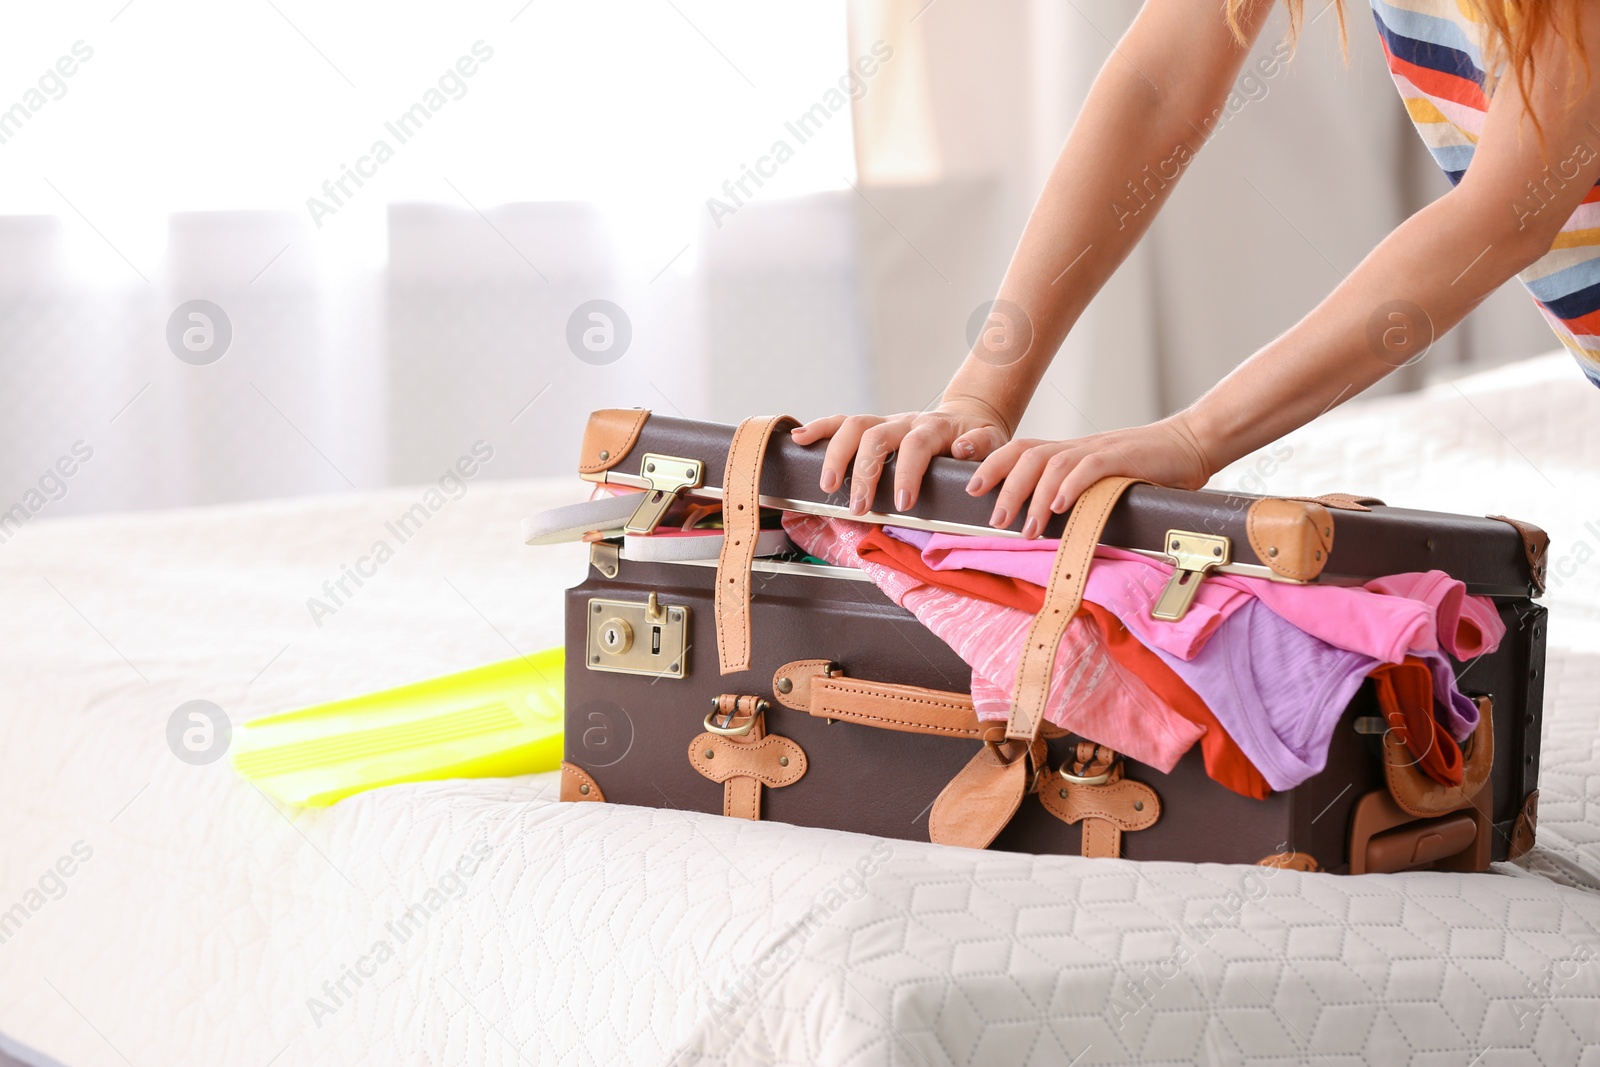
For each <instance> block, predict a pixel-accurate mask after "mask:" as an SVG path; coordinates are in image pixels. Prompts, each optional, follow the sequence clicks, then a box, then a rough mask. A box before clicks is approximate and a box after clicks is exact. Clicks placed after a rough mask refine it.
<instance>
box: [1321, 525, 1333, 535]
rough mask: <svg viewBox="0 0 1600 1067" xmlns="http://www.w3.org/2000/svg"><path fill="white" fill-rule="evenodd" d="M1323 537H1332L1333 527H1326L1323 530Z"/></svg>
mask: <svg viewBox="0 0 1600 1067" xmlns="http://www.w3.org/2000/svg"><path fill="white" fill-rule="evenodd" d="M1322 536H1323V537H1332V536H1333V527H1332V526H1324V527H1323V528H1322Z"/></svg>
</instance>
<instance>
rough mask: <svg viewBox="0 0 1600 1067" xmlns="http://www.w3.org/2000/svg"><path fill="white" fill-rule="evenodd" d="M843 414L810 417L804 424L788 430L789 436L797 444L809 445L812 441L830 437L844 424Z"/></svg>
mask: <svg viewBox="0 0 1600 1067" xmlns="http://www.w3.org/2000/svg"><path fill="white" fill-rule="evenodd" d="M844 420H845V416H843V415H829V416H828V417H827V418H825V419H812V420H811V421H810V422H808V423H806V424H805V425H804V426H796V427H795V428H794V429H792V430H790V431H789V436H790V437H793V438H794V439H795V442H796V443H797V444H802V445H809V444H810V443H811V442H813V441H820V440H822V439H823V438H824V437H832V436H833V435H834V434H835V433H837V432H838V430H839V427H841V426H843V425H844Z"/></svg>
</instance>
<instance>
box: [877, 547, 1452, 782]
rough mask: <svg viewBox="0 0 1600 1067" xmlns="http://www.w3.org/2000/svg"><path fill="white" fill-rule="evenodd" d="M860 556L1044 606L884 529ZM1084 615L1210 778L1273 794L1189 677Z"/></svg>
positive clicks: (1015, 584) (1022, 589) (978, 593)
mask: <svg viewBox="0 0 1600 1067" xmlns="http://www.w3.org/2000/svg"><path fill="white" fill-rule="evenodd" d="M856 552H857V554H859V555H860V556H861V558H863V559H867V560H871V561H873V562H876V563H881V564H882V565H884V566H886V567H892V568H894V569H895V570H897V571H899V572H900V573H902V574H905V575H908V576H910V577H912V578H915V579H916V580H917V581H919V582H926V583H927V584H929V585H932V586H937V587H938V588H940V589H946V590H949V591H950V592H953V593H960V594H962V595H964V596H971V597H976V598H978V599H979V600H986V601H988V602H989V603H991V604H1000V605H1002V606H1004V607H1008V608H1017V609H1019V610H1021V611H1026V612H1028V613H1029V614H1030V615H1037V614H1038V613H1039V609H1040V608H1042V607H1043V606H1044V588H1043V587H1042V586H1037V585H1034V584H1033V583H1032V582H1025V581H1023V580H1021V579H1020V578H1008V577H1006V576H1004V575H999V574H989V573H987V572H985V571H969V570H949V571H936V570H933V569H932V568H931V567H929V566H928V565H927V564H926V563H924V562H923V561H922V552H921V551H920V550H919V549H918V548H917V547H916V546H915V545H910V544H907V543H906V542H904V541H900V540H897V539H895V538H893V537H890V536H889V535H888V534H886V533H884V532H883V530H882V529H881V528H874V529H873V530H871V531H870V532H869V533H868V534H867V535H866V536H865V537H863V538H862V539H861V542H860V543H859V544H858V545H857V546H856ZM1079 612H1080V613H1084V612H1087V613H1088V614H1089V615H1091V616H1092V617H1093V618H1094V620H1095V622H1097V623H1099V625H1100V631H1101V633H1103V634H1104V635H1105V638H1106V647H1107V649H1108V651H1109V652H1110V653H1111V655H1112V657H1113V658H1114V659H1115V660H1116V661H1117V662H1118V663H1120V664H1122V665H1123V666H1124V667H1126V668H1128V670H1130V671H1132V672H1133V673H1135V674H1137V675H1138V676H1139V679H1140V680H1141V681H1143V682H1144V683H1145V685H1147V686H1149V687H1150V691H1151V692H1153V693H1154V694H1155V695H1156V696H1157V697H1158V698H1159V699H1160V700H1162V701H1163V702H1164V703H1165V704H1166V705H1167V706H1168V707H1170V708H1171V709H1172V710H1173V711H1174V712H1176V713H1177V714H1178V715H1180V716H1182V717H1183V718H1185V719H1187V720H1189V721H1190V722H1192V723H1194V724H1195V725H1196V726H1199V727H1200V728H1201V729H1203V730H1204V731H1205V733H1204V735H1203V736H1202V737H1201V738H1200V752H1201V754H1202V755H1203V756H1204V757H1205V763H1206V773H1207V774H1209V775H1210V776H1211V777H1212V778H1213V779H1214V780H1215V781H1216V782H1217V783H1218V784H1219V785H1222V786H1225V787H1227V788H1228V789H1231V790H1233V791H1234V792H1235V793H1239V794H1240V795H1242V796H1247V797H1252V798H1254V799H1256V800H1261V799H1263V798H1265V797H1266V796H1267V794H1269V793H1271V792H1272V788H1271V787H1270V786H1269V785H1267V781H1266V779H1265V778H1263V777H1262V776H1261V772H1260V771H1258V770H1256V768H1255V765H1254V764H1252V763H1251V762H1250V760H1249V758H1248V757H1246V756H1245V754H1244V753H1243V752H1242V751H1241V750H1240V749H1239V746H1238V744H1236V743H1235V742H1234V740H1233V738H1231V737H1229V736H1228V732H1227V731H1226V730H1224V729H1223V728H1222V724H1221V723H1219V722H1218V721H1217V717H1216V716H1215V715H1213V714H1212V713H1211V709H1210V708H1208V707H1206V703H1205V701H1203V700H1201V699H1200V697H1199V696H1197V695H1196V694H1195V691H1194V690H1193V689H1191V688H1189V686H1188V685H1186V684H1184V681H1183V679H1181V678H1179V677H1178V676H1177V675H1176V674H1175V673H1173V670H1172V668H1171V667H1168V666H1167V665H1166V664H1165V663H1163V662H1162V661H1161V658H1160V657H1159V656H1157V655H1156V654H1155V653H1154V652H1151V651H1150V650H1149V649H1148V648H1146V647H1145V646H1144V645H1143V644H1141V643H1140V642H1139V639H1138V638H1137V637H1135V636H1134V635H1133V634H1132V633H1131V632H1130V631H1129V630H1128V628H1127V627H1126V626H1124V625H1123V624H1122V620H1120V619H1118V618H1117V617H1116V616H1115V615H1113V614H1112V613H1111V612H1109V611H1107V610H1106V609H1105V608H1102V607H1101V606H1100V605H1098V604H1092V603H1090V602H1089V601H1084V602H1083V606H1082V607H1081V608H1080V609H1079ZM1424 676H1425V677H1426V667H1424ZM1430 692H1431V691H1430ZM1430 699H1431V697H1430ZM1453 743H1454V742H1452V744H1453ZM1457 751H1458V754H1459V750H1457Z"/></svg>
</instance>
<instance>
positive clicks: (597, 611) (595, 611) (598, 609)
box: [594, 604, 600, 615]
mask: <svg viewBox="0 0 1600 1067" xmlns="http://www.w3.org/2000/svg"><path fill="white" fill-rule="evenodd" d="M594 613H595V614H596V615H598V614H600V605H599V604H596V605H595V606H594Z"/></svg>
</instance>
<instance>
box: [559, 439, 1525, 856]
mask: <svg viewBox="0 0 1600 1067" xmlns="http://www.w3.org/2000/svg"><path fill="white" fill-rule="evenodd" d="M787 425H792V423H786V422H783V421H781V420H777V419H774V418H764V419H750V420H746V422H745V423H742V424H741V425H740V426H739V427H738V428H735V427H731V426H721V425H714V424H709V423H702V422H694V421H689V420H684V419H677V418H669V417H664V416H660V415H653V414H651V413H650V412H648V411H645V410H640V409H633V410H607V411H599V412H596V413H595V414H594V415H592V416H591V418H590V421H589V424H588V427H587V430H586V432H585V436H584V441H583V446H582V455H581V457H580V463H579V470H580V473H581V475H582V476H583V477H584V478H586V479H588V480H590V481H594V482H606V483H611V484H614V485H622V486H627V487H630V488H635V489H644V490H646V492H644V493H641V494H638V500H639V504H638V506H637V508H636V509H635V510H633V512H632V515H631V519H630V520H629V523H628V525H629V526H630V527H631V528H635V529H636V530H646V529H651V528H653V527H654V526H655V525H656V524H657V523H658V522H660V521H662V519H663V518H664V517H666V516H668V515H669V514H673V515H675V514H676V512H675V511H674V509H681V508H683V507H684V506H685V504H686V502H693V501H706V502H720V503H721V505H722V508H723V516H724V522H725V529H726V536H725V538H724V543H723V545H722V554H721V556H720V558H719V559H718V560H716V561H710V560H707V561H702V562H698V563H662V562H646V561H641V560H636V559H629V558H628V555H627V552H626V551H625V550H624V548H623V546H622V544H621V539H620V538H617V537H615V536H609V537H603V536H601V535H600V534H590V535H589V537H590V539H591V541H592V543H591V546H590V556H589V568H588V573H587V576H586V578H585V580H584V581H583V582H582V583H581V584H579V585H578V586H576V587H574V588H572V589H570V590H568V592H567V602H566V620H567V623H566V626H567V635H566V637H567V648H568V655H567V677H566V692H567V710H566V756H565V763H564V764H563V769H562V797H563V799H565V800H571V801H579V802H593V801H605V802H610V803H620V804H638V805H646V806H652V807H673V808H680V809H684V810H689V811H701V812H713V813H721V814H724V815H729V816H734V817H744V818H761V819H770V820H776V821H780V822H789V823H796V824H801V825H807V826H820V827H830V828H835V829H840V830H849V831H855V832H858V833H866V834H876V835H880V836H885V837H894V838H906V839H920V840H928V839H930V837H931V838H932V839H934V840H938V841H944V842H948V843H952V844H965V845H969V846H976V847H984V846H988V847H993V848H999V849H1008V850H1016V851H1028V852H1041V853H1080V852H1081V853H1082V854H1085V855H1097V856H1105V855H1120V856H1123V857H1126V858H1129V859H1152V860H1181V861H1197V862H1200V861H1216V862H1229V863H1270V864H1274V865H1278V866H1292V867H1298V868H1302V869H1321V870H1327V871H1334V872H1349V873H1362V872H1366V871H1395V870H1402V869H1412V868H1439V869H1452V870H1482V869H1484V868H1485V867H1487V865H1488V863H1489V862H1490V860H1491V859H1496V860H1498V859H1505V858H1507V857H1514V856H1516V855H1519V854H1521V853H1522V852H1523V851H1526V849H1527V848H1528V847H1530V846H1531V844H1532V840H1533V832H1534V819H1535V814H1536V802H1537V783H1538V769H1539V734H1540V707H1541V700H1542V691H1543V667H1544V649H1545V644H1544V628H1545V611H1544V609H1543V608H1542V607H1540V606H1538V605H1537V604H1536V603H1534V600H1533V598H1534V597H1537V596H1538V595H1540V593H1541V592H1542V591H1543V582H1544V561H1545V555H1546V551H1547V540H1548V539H1547V538H1546V537H1545V536H1544V534H1543V532H1542V531H1540V530H1538V529H1537V528H1535V527H1532V526H1530V525H1528V524H1526V523H1521V522H1516V521H1514V520H1510V519H1503V518H1500V517H1488V518H1475V517H1470V516H1462V515H1448V514H1439V513H1433V512H1424V511H1412V510H1406V509H1403V508H1397V507H1388V506H1385V505H1384V504H1383V503H1382V502H1380V501H1376V500H1371V499H1364V498H1357V497H1351V496H1345V495H1337V494H1336V495H1330V496H1327V497H1322V498H1317V499H1315V500H1312V499H1300V498H1295V499H1279V498H1270V497H1268V498H1263V497H1254V496H1247V495H1242V494H1233V493H1220V492H1208V491H1199V492H1189V491H1183V490H1176V489H1168V488H1164V487H1160V486H1156V485H1151V484H1146V483H1138V482H1133V483H1132V484H1128V483H1129V482H1130V481H1131V480H1128V479H1106V480H1104V481H1102V482H1100V483H1098V484H1097V485H1096V486H1095V487H1093V488H1092V489H1091V490H1090V491H1089V492H1088V493H1086V494H1085V495H1084V497H1083V498H1082V499H1081V500H1080V502H1079V503H1078V504H1077V505H1076V506H1075V507H1074V508H1073V509H1072V511H1071V512H1069V513H1068V515H1066V516H1058V517H1056V519H1055V520H1054V522H1053V523H1052V525H1051V526H1050V527H1049V528H1048V529H1047V530H1046V536H1048V537H1062V538H1063V546H1062V549H1061V552H1060V554H1059V555H1058V556H1057V562H1056V570H1055V574H1054V577H1053V579H1052V583H1051V586H1050V589H1049V591H1048V593H1047V600H1046V604H1045V607H1044V610H1043V611H1041V612H1040V614H1039V616H1038V618H1037V619H1036V621H1035V624H1034V631H1033V632H1032V634H1031V635H1030V644H1029V647H1028V650H1027V652H1026V653H1025V654H1024V661H1023V666H1022V669H1021V671H1020V672H1019V679H1018V690H1017V697H1016V700H1015V702H1014V704H1013V707H1012V718H1011V721H1010V722H1009V723H1001V724H992V723H985V724H979V723H978V721H977V719H976V717H975V716H974V714H973V712H972V709H971V703H970V699H969V698H968V690H969V685H970V680H971V670H970V668H968V666H967V665H966V664H965V663H964V662H962V660H961V659H960V658H959V657H957V656H956V655H955V653H954V652H953V651H951V649H950V648H949V647H948V646H947V645H945V644H944V643H943V642H942V641H940V640H939V639H938V638H937V637H935V636H934V635H933V634H932V633H930V632H929V631H928V630H926V629H925V628H924V627H923V626H922V625H921V624H920V623H918V622H917V621H916V619H915V618H914V617H913V616H912V615H911V614H910V613H909V612H907V611H905V610H903V609H902V608H900V607H898V606H896V605H895V604H894V603H893V602H892V601H890V600H889V599H888V598H887V597H885V596H884V595H883V594H882V593H880V592H879V590H878V589H877V587H875V586H874V585H873V584H872V582H870V581H868V580H865V576H864V575H862V574H861V573H860V572H859V571H854V570H851V569H848V568H841V567H833V566H828V565H822V564H817V563H814V562H804V561H797V560H795V559H756V560H753V561H752V560H751V558H750V556H749V555H748V554H747V553H750V552H752V551H753V531H754V530H755V524H756V523H757V522H758V521H759V514H760V509H761V508H777V509H785V510H793V511H802V512H807V513H811V514H819V515H828V516H834V517H841V518H842V517H851V516H849V515H848V510H847V505H848V501H849V495H848V494H849V489H850V487H849V484H848V483H847V484H845V485H844V486H841V487H840V489H839V491H838V492H837V493H835V494H832V495H824V494H823V493H821V491H820V490H819V489H818V476H819V474H820V470H821V463H822V457H823V450H824V449H823V446H822V445H821V444H818V445H814V446H811V447H804V448H803V447H800V446H798V445H796V444H794V443H793V441H792V440H791V439H790V438H789V435H788V433H787V432H784V428H785V427H786V426H787ZM974 466H975V465H974V464H973V463H970V462H962V461H958V460H954V459H950V458H940V459H936V460H934V462H933V465H932V467H931V469H930V471H929V473H928V476H927V478H926V479H925V481H924V485H923V490H922V493H921V495H920V499H919V500H918V501H917V504H916V506H915V507H914V508H912V509H911V510H910V511H909V512H906V513H903V514H899V513H895V512H894V511H893V507H892V503H891V500H890V492H891V488H890V487H891V486H892V484H893V470H892V460H891V462H890V465H889V470H888V471H887V472H886V473H885V475H884V477H883V478H882V479H881V480H880V482H879V490H878V494H877V499H876V500H874V501H873V503H872V511H871V513H870V514H869V515H867V516H866V521H874V522H889V521H893V522H895V523H898V524H901V525H910V526H920V527H922V528H928V529H938V530H943V531H947V532H969V533H978V532H983V533H992V532H993V531H992V530H991V529H990V528H989V527H988V526H987V523H986V520H987V517H988V516H989V514H990V512H991V511H992V509H993V506H994V501H993V499H992V498H973V497H969V496H968V495H967V494H966V492H965V489H964V487H965V485H966V482H967V480H968V479H969V478H970V477H971V474H972V471H973V469H974ZM1020 521H1021V519H1020V516H1019V518H1018V520H1017V523H1018V524H1020ZM609 532H610V533H611V534H613V535H614V534H615V531H609ZM1097 541H1098V542H1099V543H1103V544H1108V545H1115V546H1118V547H1121V548H1126V549H1132V550H1136V551H1143V552H1145V553H1147V554H1150V555H1153V556H1158V557H1161V558H1163V559H1166V560H1167V561H1168V562H1171V563H1175V564H1176V565H1178V566H1180V568H1183V569H1184V571H1185V573H1187V574H1188V575H1189V580H1192V579H1193V578H1195V577H1199V580H1204V579H1203V574H1204V573H1206V568H1207V567H1209V566H1213V565H1215V564H1216V560H1217V559H1219V558H1220V559H1223V560H1225V561H1226V562H1224V563H1222V564H1221V565H1220V567H1221V569H1223V570H1228V571H1233V572H1235V573H1243V574H1250V575H1255V576H1257V577H1272V578H1275V579H1277V580H1282V581H1316V582H1332V583H1352V582H1360V581H1363V580H1366V579H1370V578H1372V577H1376V576H1380V575H1386V574H1393V573H1400V572H1406V571H1420V570H1430V569H1438V570H1443V571H1445V572H1447V573H1449V574H1450V575H1451V576H1453V577H1456V578H1459V579H1461V580H1462V581H1464V582H1465V583H1466V584H1467V587H1468V591H1469V592H1472V593H1478V594H1483V595H1487V596H1490V597H1492V598H1493V599H1494V602H1495V603H1496V604H1497V605H1498V606H1499V609H1500V614H1501V618H1502V619H1503V620H1504V622H1505V623H1506V629H1507V633H1506V637H1505V639H1504V641H1503V642H1502V643H1501V645H1500V647H1499V648H1498V649H1497V650H1496V651H1495V652H1494V653H1492V654H1487V655H1483V656H1480V657H1478V658H1477V659H1475V660H1473V661H1472V662H1471V663H1469V664H1460V663H1453V665H1454V666H1455V667H1456V671H1457V676H1458V681H1459V684H1460V686H1461V688H1462V690H1463V692H1466V693H1467V694H1468V695H1469V696H1472V697H1473V698H1474V699H1475V700H1477V702H1478V704H1479V707H1480V709H1481V710H1482V711H1483V713H1484V714H1483V721H1482V724H1481V725H1480V728H1479V730H1478V731H1477V733H1476V734H1475V735H1474V736H1473V737H1472V738H1471V739H1469V741H1468V742H1467V743H1466V744H1465V745H1464V746H1463V749H1464V752H1465V754H1466V757H1467V758H1466V765H1467V785H1466V786H1464V787H1463V788H1461V789H1457V790H1453V791H1452V790H1447V789H1446V788H1445V787H1442V786H1437V785H1434V784H1432V783H1431V782H1429V781H1428V780H1427V779H1425V778H1423V777H1422V775H1421V774H1420V773H1419V772H1417V771H1416V770H1415V769H1414V768H1412V767H1411V766H1410V764H1411V763H1412V762H1414V761H1411V760H1409V759H1406V758H1404V750H1403V748H1396V746H1397V744H1398V743H1397V742H1396V740H1395V739H1394V737H1393V735H1392V734H1387V733H1386V732H1385V731H1384V730H1383V720H1382V718H1381V716H1380V712H1379V708H1378V707H1377V703H1376V698H1375V695H1374V692H1373V690H1372V686H1371V683H1370V682H1369V683H1367V684H1365V685H1363V687H1362V688H1361V690H1360V692H1359V693H1358V695H1357V697H1356V698H1355V700H1354V701H1352V703H1351V705H1350V707H1349V708H1348V710H1347V712H1346V713H1345V717H1344V719H1343V720H1342V721H1341V723H1340V725H1339V727H1338V729H1337V730H1336V731H1335V734H1334V739H1333V742H1332V745H1331V748H1330V750H1329V754H1328V760H1327V766H1326V769H1325V770H1324V771H1323V772H1322V773H1321V774H1318V775H1317V776H1315V777H1313V778H1312V779H1310V780H1309V781H1307V782H1305V783H1304V784H1303V785H1301V786H1299V787H1298V788H1296V789H1293V790H1291V791H1288V792H1280V793H1273V794H1271V795H1270V796H1268V797H1267V798H1266V799H1264V800H1253V799H1250V798H1247V797H1243V796H1240V795H1238V794H1236V793H1233V792H1231V791H1229V790H1228V789H1226V788H1224V787H1222V786H1221V785H1219V784H1217V783H1216V782H1214V781H1212V780H1211V779H1210V778H1209V777H1208V776H1207V775H1206V772H1205V767H1204V764H1203V761H1202V759H1201V756H1200V751H1199V747H1198V746H1196V748H1195V749H1193V750H1191V751H1190V752H1189V753H1188V754H1187V755H1185V756H1184V757H1183V759H1182V760H1181V761H1180V762H1179V763H1178V765H1177V766H1176V767H1175V768H1174V770H1173V771H1172V773H1170V774H1163V773H1161V772H1159V771H1157V770H1155V769H1154V768H1151V767H1148V766H1144V765H1141V764H1138V763H1136V762H1134V761H1132V760H1126V759H1123V758H1121V757H1119V756H1117V755H1116V754H1115V753H1111V752H1109V751H1107V750H1105V749H1104V748H1102V747H1099V746H1095V745H1094V744H1092V743H1088V742H1085V741H1084V740H1083V739H1080V738H1076V737H1073V736H1070V735H1068V736H1052V735H1053V734H1059V733H1060V732H1059V731H1058V730H1056V729H1055V728H1054V727H1050V726H1048V724H1042V723H1041V722H1040V719H1041V718H1042V708H1043V701H1044V684H1043V681H1042V680H1043V679H1048V677H1049V667H1050V663H1051V660H1052V658H1053V655H1054V651H1055V649H1056V647H1057V644H1058V642H1059V636H1060V631H1061V628H1063V627H1064V626H1065V625H1066V623H1065V621H1064V620H1065V619H1070V618H1071V616H1072V614H1073V613H1074V611H1075V610H1076V608H1077V604H1078V602H1079V598H1081V589H1082V574H1081V573H1080V574H1079V575H1078V577H1077V580H1076V581H1074V580H1073V571H1074V570H1076V571H1079V572H1081V571H1083V570H1085V569H1086V567H1087V564H1088V560H1089V557H1090V555H1091V554H1092V552H1093V548H1094V545H1095V543H1096V542H1097ZM1173 549H1177V552H1176V553H1174V552H1173V551H1172V550H1173ZM1074 560H1076V562H1074ZM713 564H714V565H713ZM1169 592H1171V593H1172V595H1173V596H1174V597H1176V598H1177V599H1180V600H1181V599H1182V597H1183V591H1182V589H1177V590H1171V589H1169ZM1052 627H1054V629H1052ZM1052 634H1053V635H1054V636H1052ZM1035 636H1037V637H1038V638H1039V640H1038V641H1037V642H1035V641H1034V640H1033V637H1035ZM1030 671H1031V672H1032V673H1031V674H1030ZM1374 724H1376V726H1375V725H1374ZM1041 726H1042V727H1043V729H1041Z"/></svg>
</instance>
